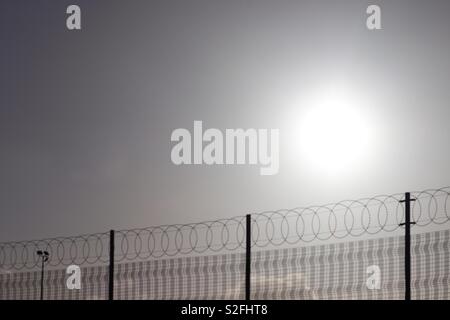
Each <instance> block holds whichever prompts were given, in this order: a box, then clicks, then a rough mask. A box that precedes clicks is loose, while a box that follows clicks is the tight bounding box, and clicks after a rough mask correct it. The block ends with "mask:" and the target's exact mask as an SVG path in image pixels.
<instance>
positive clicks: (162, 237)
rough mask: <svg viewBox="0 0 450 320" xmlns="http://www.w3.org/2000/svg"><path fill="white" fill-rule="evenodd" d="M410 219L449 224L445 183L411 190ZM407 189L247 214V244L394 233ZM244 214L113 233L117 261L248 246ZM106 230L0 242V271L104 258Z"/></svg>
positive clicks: (449, 203)
mask: <svg viewBox="0 0 450 320" xmlns="http://www.w3.org/2000/svg"><path fill="white" fill-rule="evenodd" d="M411 195H412V197H413V198H415V199H416V201H415V202H413V203H412V205H411V220H412V221H415V222H416V226H419V227H424V226H428V225H430V224H434V225H441V224H444V223H447V222H448V221H450V200H449V196H450V187H445V188H440V189H429V190H424V191H418V192H412V193H411ZM403 197H404V194H394V195H380V196H376V197H372V198H365V199H359V200H344V201H340V202H337V203H332V204H327V205H322V206H310V207H298V208H294V209H282V210H276V211H265V212H259V213H253V214H251V217H252V246H254V247H259V248H263V247H266V246H281V245H285V244H286V245H295V244H298V243H300V242H312V241H316V240H319V241H322V240H330V239H343V238H346V237H349V236H352V237H359V236H362V235H365V234H366V235H373V234H377V233H380V232H394V231H396V230H398V229H400V228H401V227H400V226H399V225H400V224H401V223H402V222H403V219H404V207H403V204H402V203H400V200H402V199H403ZM245 226H246V220H245V216H240V217H234V218H229V219H219V220H214V221H206V222H200V223H191V224H176V225H164V226H156V227H147V228H137V229H127V230H117V231H115V255H114V260H115V262H123V261H133V260H145V259H151V258H160V257H163V256H169V257H170V256H176V255H180V254H181V255H187V254H202V253H206V252H220V251H236V250H244V249H245V235H246V229H245ZM109 236H110V235H109V233H97V234H90V235H82V236H76V237H59V238H52V239H43V240H33V241H21V242H6V243H0V272H1V271H2V270H22V269H33V268H37V267H39V266H40V260H39V257H38V256H37V255H36V251H37V250H46V251H48V252H49V253H50V259H49V261H48V265H49V266H52V267H56V266H60V265H62V266H67V265H70V264H77V265H93V264H107V263H109V241H110V239H109Z"/></svg>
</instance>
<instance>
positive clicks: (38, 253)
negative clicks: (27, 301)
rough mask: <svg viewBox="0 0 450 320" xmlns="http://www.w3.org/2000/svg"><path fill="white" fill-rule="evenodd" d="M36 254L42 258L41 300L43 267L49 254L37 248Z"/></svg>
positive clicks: (42, 298) (42, 296) (42, 293)
mask: <svg viewBox="0 0 450 320" xmlns="http://www.w3.org/2000/svg"><path fill="white" fill-rule="evenodd" d="M36 253H37V255H38V256H39V257H40V258H41V260H42V266H41V300H44V267H45V263H46V262H47V261H48V259H49V257H50V254H49V253H48V251H43V250H38V251H37V252H36Z"/></svg>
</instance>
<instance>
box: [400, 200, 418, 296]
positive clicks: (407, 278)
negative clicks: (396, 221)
mask: <svg viewBox="0 0 450 320" xmlns="http://www.w3.org/2000/svg"><path fill="white" fill-rule="evenodd" d="M411 201H416V199H411V193H409V192H406V193H405V200H401V201H400V202H404V203H405V223H401V224H400V225H401V226H402V225H404V226H405V300H407V301H409V300H411V225H412V224H415V222H411Z"/></svg>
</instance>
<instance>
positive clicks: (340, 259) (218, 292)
mask: <svg viewBox="0 0 450 320" xmlns="http://www.w3.org/2000/svg"><path fill="white" fill-rule="evenodd" d="M449 195H450V188H441V189H433V190H426V191H421V192H412V193H411V198H412V199H413V200H415V201H414V202H411V203H410V206H408V205H407V203H405V202H404V200H405V194H396V195H387V196H377V197H373V198H368V199H360V200H354V201H341V202H339V203H334V204H329V205H324V206H313V207H306V208H295V209H290V210H278V211H271V212H263V213H253V214H251V215H247V216H241V217H235V218H230V219H221V220H215V221H208V222H202V223H195V224H185V225H167V226H158V227H149V228H139V229H130V230H116V231H111V232H107V233H99V234H92V235H84V236H77V237H64V238H53V239H45V240H37V241H23V242H9V243H0V299H39V298H40V296H41V280H42V279H43V286H42V288H43V292H42V294H43V298H44V299H244V298H247V299H404V298H405V290H408V284H409V286H410V290H411V298H412V299H449V295H450V280H449V270H450V228H449V226H450V223H449V221H450V210H449V209H450V200H449ZM402 201H403V202H402ZM408 204H409V203H408ZM405 212H409V215H408V214H405ZM408 216H409V217H410V220H411V222H414V223H415V225H413V226H412V230H413V234H412V235H411V236H410V237H408V236H405V230H406V229H408V228H409V227H411V226H410V225H409V224H407V225H405V220H407V219H406V218H407V217H408ZM409 238H410V239H409ZM408 240H410V241H408ZM407 247H410V252H411V253H410V254H411V259H410V261H411V264H410V266H409V267H408V266H407V265H408V259H407V256H408V255H407V254H406V255H405V252H407V251H406V250H405V249H406V248H407ZM38 250H42V251H47V252H48V253H49V259H48V261H46V262H44V267H45V271H44V277H43V278H42V274H41V267H42V258H41V256H38V255H37V254H36V252H37V251H38ZM69 265H78V266H80V267H81V289H74V290H69V289H68V288H67V286H66V281H67V278H68V276H69V275H68V274H67V273H66V267H67V266H69ZM372 267H374V268H375V269H374V268H372ZM409 268H410V270H411V275H410V277H407V276H406V274H408V271H407V270H408V269H409ZM374 277H378V278H377V279H378V280H376V279H375V278H374ZM374 279H375V280H374ZM405 279H406V280H405ZM370 281H375V282H376V283H377V285H375V286H370V285H369V282H370Z"/></svg>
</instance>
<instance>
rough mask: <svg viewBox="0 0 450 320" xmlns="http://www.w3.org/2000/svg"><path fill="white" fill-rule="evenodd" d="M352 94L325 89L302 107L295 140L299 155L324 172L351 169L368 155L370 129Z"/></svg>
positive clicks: (329, 172)
mask: <svg viewBox="0 0 450 320" xmlns="http://www.w3.org/2000/svg"><path fill="white" fill-rule="evenodd" d="M359 103H361V101H358V100H357V99H356V98H355V97H352V96H350V95H348V94H344V93H343V92H338V93H336V92H327V93H326V94H323V93H322V95H321V96H319V97H315V98H314V99H312V100H311V101H309V104H308V105H307V106H305V110H306V112H305V114H304V115H303V117H302V118H301V120H300V123H299V125H298V135H297V139H298V141H299V143H300V145H299V148H300V152H301V154H302V157H303V158H304V159H305V160H306V161H308V162H309V164H310V165H311V167H313V168H315V169H318V170H320V171H322V172H324V173H326V174H338V173H340V172H342V171H345V170H351V169H352V167H353V166H356V165H359V164H360V163H361V162H362V161H364V158H366V157H367V156H368V151H369V149H370V139H371V132H370V126H369V123H368V122H367V119H366V118H365V117H364V115H363V114H362V112H361V111H362V108H360V107H359Z"/></svg>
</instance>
